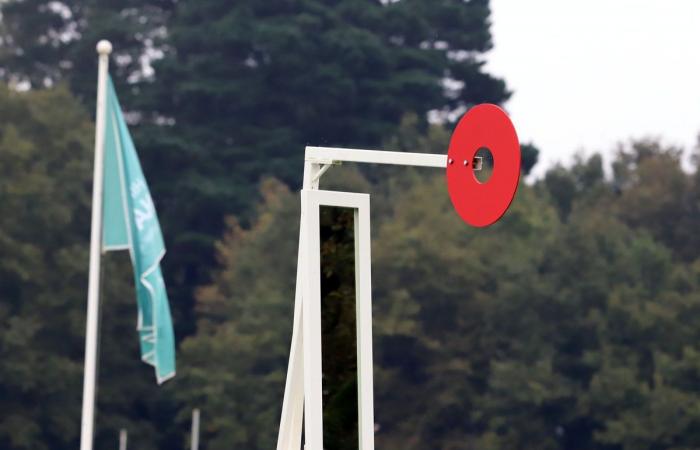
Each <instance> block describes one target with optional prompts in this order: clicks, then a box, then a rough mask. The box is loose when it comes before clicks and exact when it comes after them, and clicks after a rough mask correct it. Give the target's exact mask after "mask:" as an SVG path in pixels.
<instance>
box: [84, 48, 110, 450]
mask: <svg viewBox="0 0 700 450" xmlns="http://www.w3.org/2000/svg"><path fill="white" fill-rule="evenodd" d="M111 52H112V44H110V43H109V41H105V40H102V41H100V42H98V44H97V53H98V54H99V66H98V72H97V113H96V115H95V116H96V117H95V164H94V169H93V170H94V172H93V178H92V180H93V181H92V225H91V228H90V272H89V275H88V277H89V278H88V305H87V323H86V326H85V372H84V378H83V415H82V424H81V428H80V450H92V443H93V434H94V433H93V428H94V424H95V392H96V385H97V351H98V348H97V341H98V336H99V335H98V332H99V330H98V322H99V310H100V250H101V247H102V189H103V176H104V170H103V165H104V136H105V116H106V109H107V105H106V100H107V73H108V67H109V54H110V53H111Z"/></svg>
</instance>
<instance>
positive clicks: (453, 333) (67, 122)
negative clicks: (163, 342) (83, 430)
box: [0, 0, 700, 450]
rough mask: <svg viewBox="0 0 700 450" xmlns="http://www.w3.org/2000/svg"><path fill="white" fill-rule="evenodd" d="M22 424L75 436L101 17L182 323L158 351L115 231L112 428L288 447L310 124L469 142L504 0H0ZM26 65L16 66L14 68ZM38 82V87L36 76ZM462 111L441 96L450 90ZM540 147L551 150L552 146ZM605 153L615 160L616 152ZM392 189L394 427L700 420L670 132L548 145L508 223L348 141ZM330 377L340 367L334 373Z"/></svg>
mask: <svg viewBox="0 0 700 450" xmlns="http://www.w3.org/2000/svg"><path fill="white" fill-rule="evenodd" d="M0 11H1V12H2V20H1V21H0V78H1V79H2V80H3V81H4V85H3V86H2V87H0V358H2V364H0V393H1V394H2V395H0V411H2V412H3V414H2V415H1V416H0V448H3V449H13V450H14V449H47V450H48V449H51V450H64V449H74V448H76V446H77V440H78V431H79V416H80V410H79V408H80V395H81V381H82V361H83V359H82V358H83V346H84V342H83V330H84V310H85V297H86V287H87V265H88V264H87V250H88V235H89V216H90V214H89V212H90V192H91V164H92V139H93V128H92V125H91V124H90V119H89V113H87V112H86V111H88V110H90V111H91V110H92V109H93V105H92V102H93V100H92V99H93V97H94V89H95V79H94V78H95V72H96V57H95V53H94V46H95V43H96V41H97V40H98V39H99V38H108V39H110V40H112V42H113V43H114V45H115V54H114V57H113V58H112V75H113V77H114V78H115V81H116V82H117V85H118V88H119V93H120V96H121V97H122V103H123V104H124V105H126V106H127V107H128V109H129V111H127V112H128V117H129V119H130V121H131V125H132V129H133V130H134V134H135V140H136V144H137V148H138V150H139V155H140V156H141V158H142V160H143V162H144V168H145V172H146V176H147V178H148V180H149V183H150V184H151V187H152V190H153V193H154V198H155V200H156V202H157V207H158V211H159V214H160V219H161V223H162V224H163V228H164V233H165V236H166V240H167V241H168V242H167V246H168V250H169V251H168V255H167V256H166V258H165V275H166V278H167V280H166V284H167V286H168V288H169V291H170V294H171V300H172V307H173V311H174V314H175V320H176V324H177V333H178V335H179V337H180V339H181V345H180V349H179V353H178V358H179V362H178V365H179V367H178V371H179V374H178V376H177V377H176V378H175V379H174V380H173V381H171V382H169V383H168V384H167V385H166V386H165V387H163V388H158V387H157V386H156V385H155V383H154V382H153V375H152V373H151V371H150V369H149V368H148V367H146V366H145V365H143V364H142V363H141V362H140V361H139V357H138V348H137V344H138V342H137V339H136V333H135V330H134V327H135V320H136V317H135V316H136V314H135V308H134V294H133V286H132V284H131V283H132V282H131V274H130V270H129V267H128V264H129V262H128V258H127V257H126V256H125V255H109V257H107V258H105V266H106V267H105V273H106V274H108V275H107V276H106V277H105V283H104V286H103V292H104V296H103V305H104V308H103V316H104V317H103V321H102V344H101V345H102V354H101V365H100V367H101V372H100V373H101V376H100V391H99V397H98V417H97V446H98V448H107V447H110V446H113V445H116V439H117V438H116V436H117V431H118V429H119V428H127V429H128V430H129V436H130V445H133V446H135V447H138V448H142V449H153V450H155V449H159V450H166V449H167V450H173V449H178V448H187V444H186V437H187V436H186V434H187V431H186V430H187V426H188V418H189V414H190V411H191V408H193V407H199V408H201V409H202V411H203V416H202V420H203V429H202V433H203V436H202V438H203V444H204V448H206V449H208V450H217V449H229V448H244V449H250V450H255V449H263V448H264V449H268V448H271V447H273V446H274V443H275V439H276V431H277V426H278V421H279V415H280V408H281V400H282V391H283V388H284V377H285V373H286V364H287V357H288V351H289V344H290V338H291V325H292V323H291V319H292V308H293V292H294V279H295V277H294V271H295V264H296V250H297V233H298V219H299V216H298V215H299V209H298V208H299V199H298V196H297V195H296V193H295V191H296V190H297V189H298V187H299V182H300V176H301V161H302V155H303V149H304V146H305V145H306V144H315V145H323V144H329V145H346V146H353V147H360V146H367V147H379V146H382V147H384V148H387V149H393V150H404V151H431V152H435V153H440V152H444V151H445V149H446V148H447V141H448V139H449V130H450V128H451V120H452V119H453V118H454V117H456V113H459V112H460V111H462V110H463V109H464V108H468V107H469V106H470V105H472V104H474V103H478V102H482V101H490V102H495V103H502V102H503V101H505V100H506V99H507V98H508V95H509V93H508V91H507V89H506V87H505V84H504V82H503V81H502V80H500V79H497V78H495V77H493V76H491V75H490V74H488V73H487V72H486V71H485V70H484V67H483V63H484V53H485V52H486V51H487V50H488V49H489V48H490V46H491V40H490V34H489V3H488V1H486V0H471V1H468V2H467V1H461V0H439V1H436V0H431V1H429V0H400V1H396V2H393V1H386V2H385V1H369V0H365V1H361V0H334V1H320V0H301V1H282V0H272V1H263V2H260V1H258V2H255V1H249V0H240V1H236V2H224V1H221V0H216V1H215V0H199V1H194V0H180V1H177V2H175V1H172V0H164V1H156V2H148V3H144V2H137V1H122V2H95V1H89V0H80V1H73V2H61V1H46V0H43V1H42V0H8V1H5V2H2V3H0ZM8 86H9V87H8ZM27 87H30V88H31V89H30V90H29V91H28V92H19V91H18V89H19V90H20V91H21V90H22V89H24V88H27ZM429 116H430V117H433V118H439V119H441V121H437V122H432V123H431V122H430V121H429V120H428V117H429ZM537 154H538V151H537V148H535V147H534V146H532V145H529V144H527V145H523V169H524V171H525V173H527V172H529V171H530V170H531V169H532V167H533V166H534V165H535V164H536V162H537ZM606 173H607V175H606ZM331 180H332V183H333V187H335V188H346V189H352V190H356V191H359V192H371V193H372V205H373V210H372V214H373V217H372V221H373V227H374V228H373V257H374V267H373V270H374V274H373V275H374V276H373V278H374V282H375V285H374V318H375V323H374V334H375V342H374V350H375V377H376V379H375V394H376V400H375V404H376V422H377V425H376V428H377V438H376V439H377V446H378V448H388V449H407V450H412V449H421V450H422V449H425V448H440V449H479V450H489V449H494V450H496V449H499V450H501V449H503V450H505V449H566V450H582V449H596V450H657V449H658V450H670V449H672V450H690V449H695V448H699V447H700V432H699V431H698V430H700V406H698V405H700V348H699V347H698V342H699V338H700V237H699V235H698V233H697V230H698V229H700V200H699V199H700V171H698V170H697V168H694V170H693V171H692V172H690V173H689V172H688V171H686V170H684V169H683V165H682V152H681V149H678V148H674V147H668V146H665V145H663V144H662V143H660V142H658V141H656V140H648V139H646V140H645V139H642V140H636V141H633V142H630V143H629V144H625V145H621V146H620V147H619V149H618V151H617V154H616V156H615V157H614V158H613V161H612V162H611V167H610V170H609V171H606V167H604V164H603V159H602V157H601V156H600V155H599V154H591V155H587V156H586V155H581V156H579V157H578V158H577V159H576V160H575V161H574V162H573V163H572V164H571V165H568V166H564V165H558V166H555V167H552V168H549V169H548V170H547V171H546V173H545V174H544V176H543V177H542V178H541V179H538V180H534V181H533V182H532V183H530V184H524V183H523V185H522V186H521V188H520V191H519V193H518V195H517V197H516V200H515V202H514V203H513V205H512V207H511V210H510V211H509V212H508V213H507V214H506V216H505V217H504V218H503V220H501V221H500V222H499V223H498V224H496V225H495V226H493V227H491V228H488V229H479V230H476V229H471V228H469V227H467V226H465V225H464V224H463V223H461V222H460V221H459V219H458V218H457V216H456V215H455V214H454V212H453V211H452V207H451V205H450V204H449V200H448V196H447V194H446V192H445V183H444V180H443V177H442V174H441V173H435V172H433V171H430V170H417V169H416V170H411V169H405V168H401V169H400V170H398V169H396V168H391V167H384V168H369V169H367V170H364V169H363V170H360V169H358V168H356V167H353V166H351V165H348V166H343V167H334V168H332V169H331V172H329V174H328V175H326V176H325V178H324V180H323V184H322V187H324V186H325V187H328V186H330V184H327V183H328V182H329V181H331ZM322 217H323V236H324V244H323V254H322V258H323V265H324V270H323V276H324V278H323V292H324V300H323V302H324V307H323V308H324V309H323V315H324V316H323V317H324V330H323V331H324V345H325V346H326V348H330V349H335V351H330V352H328V353H327V354H326V355H324V360H323V365H324V372H325V381H326V385H325V386H324V391H326V394H325V397H324V402H326V405H327V406H328V408H327V410H326V411H325V424H326V430H325V431H326V434H327V436H326V437H327V441H326V442H327V443H328V445H329V448H333V449H337V450H344V449H346V448H354V446H355V445H356V427H355V425H354V424H353V422H352V419H351V418H352V417H353V415H354V414H355V409H354V408H356V404H355V403H353V400H352V398H353V395H354V389H355V386H354V382H355V380H354V374H353V371H354V370H355V367H354V366H353V364H354V362H353V358H354V354H353V352H354V347H353V342H352V341H353V337H352V328H353V318H352V296H353V294H354V291H353V289H354V288H353V283H352V277H353V274H352V264H351V261H352V229H351V227H350V226H349V222H350V221H349V218H348V216H347V214H346V212H343V211H342V210H327V211H324V214H323V216H322ZM325 388H327V389H325Z"/></svg>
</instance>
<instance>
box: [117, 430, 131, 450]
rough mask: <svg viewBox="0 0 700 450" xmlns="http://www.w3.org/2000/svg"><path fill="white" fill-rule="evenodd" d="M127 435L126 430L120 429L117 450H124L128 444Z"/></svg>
mask: <svg viewBox="0 0 700 450" xmlns="http://www.w3.org/2000/svg"><path fill="white" fill-rule="evenodd" d="M128 439H129V435H128V434H127V432H126V430H125V429H124V428H122V429H121V430H119V450H126V445H127V443H128Z"/></svg>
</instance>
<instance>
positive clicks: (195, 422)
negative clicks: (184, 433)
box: [190, 408, 199, 450]
mask: <svg viewBox="0 0 700 450" xmlns="http://www.w3.org/2000/svg"><path fill="white" fill-rule="evenodd" d="M190 438H191V439H190V449H191V450H198V449H199V408H195V409H193V410H192V428H191V436H190Z"/></svg>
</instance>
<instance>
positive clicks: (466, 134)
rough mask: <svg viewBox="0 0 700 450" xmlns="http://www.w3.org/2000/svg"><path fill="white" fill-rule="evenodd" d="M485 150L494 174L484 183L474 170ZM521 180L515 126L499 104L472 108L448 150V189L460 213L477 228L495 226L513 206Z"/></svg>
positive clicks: (461, 122) (458, 126) (454, 134)
mask: <svg viewBox="0 0 700 450" xmlns="http://www.w3.org/2000/svg"><path fill="white" fill-rule="evenodd" d="M482 147H485V148H487V149H489V150H490V151H491V155H493V173H492V174H491V178H489V179H488V180H487V181H486V182H484V183H481V182H480V181H479V180H477V179H476V177H475V176H474V170H473V167H472V165H473V163H474V156H475V155H476V152H477V150H479V149H480V148H482ZM519 179H520V144H519V142H518V135H517V134H516V133H515V127H514V126H513V123H512V122H511V121H510V119H509V118H508V116H507V115H506V113H505V112H504V111H503V110H502V109H501V108H499V107H498V106H496V105H491V104H482V105H477V106H475V107H473V108H472V109H470V110H469V111H468V112H467V113H466V114H465V115H464V116H462V118H461V119H460V120H459V123H458V124H457V128H455V130H454V132H453V133H452V138H451V139H450V149H449V150H448V151H447V189H448V190H449V192H450V199H451V200H452V205H453V206H454V207H455V209H456V210H457V214H459V216H460V217H461V218H462V220H464V221H465V222H467V223H468V224H470V225H473V226H476V227H485V226H488V225H491V224H492V223H494V222H496V221H497V220H498V219H500V218H501V216H503V214H504V213H505V212H506V210H507V209H508V206H510V203H511V202H512V201H513V197H514V196H515V190H516V189H517V188H518V181H519Z"/></svg>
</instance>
